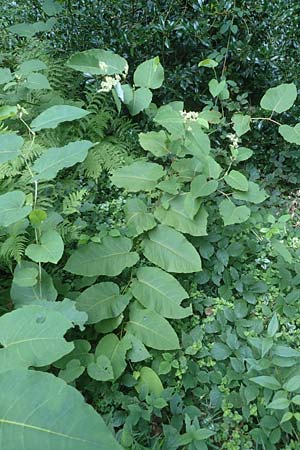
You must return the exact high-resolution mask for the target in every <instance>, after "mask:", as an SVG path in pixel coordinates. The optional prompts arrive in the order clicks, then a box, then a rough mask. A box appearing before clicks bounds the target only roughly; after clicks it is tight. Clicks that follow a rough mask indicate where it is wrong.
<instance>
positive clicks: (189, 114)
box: [180, 111, 199, 122]
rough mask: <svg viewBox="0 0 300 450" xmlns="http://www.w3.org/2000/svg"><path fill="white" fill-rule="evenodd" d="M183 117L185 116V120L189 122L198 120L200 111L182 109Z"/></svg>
mask: <svg viewBox="0 0 300 450" xmlns="http://www.w3.org/2000/svg"><path fill="white" fill-rule="evenodd" d="M180 114H181V117H183V119H184V121H185V122H187V121H188V120H191V121H192V122H196V121H197V120H198V117H199V113H197V112H196V111H180Z"/></svg>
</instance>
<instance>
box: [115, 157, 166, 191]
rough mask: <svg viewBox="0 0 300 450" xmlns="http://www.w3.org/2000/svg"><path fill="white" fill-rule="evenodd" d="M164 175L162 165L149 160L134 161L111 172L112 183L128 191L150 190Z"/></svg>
mask: <svg viewBox="0 0 300 450" xmlns="http://www.w3.org/2000/svg"><path fill="white" fill-rule="evenodd" d="M163 175H164V169H163V168H162V166H160V165H159V164H156V163H150V162H139V161H138V162H134V163H133V164H131V165H130V166H125V167H121V168H120V169H117V170H115V171H114V172H113V175H112V178H111V180H112V183H113V184H114V185H116V186H117V187H120V188H124V189H126V190H127V191H129V192H139V191H152V190H153V189H155V187H156V184H157V181H158V180H159V179H160V178H162V176H163Z"/></svg>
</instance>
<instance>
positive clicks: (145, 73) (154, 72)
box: [133, 56, 164, 89]
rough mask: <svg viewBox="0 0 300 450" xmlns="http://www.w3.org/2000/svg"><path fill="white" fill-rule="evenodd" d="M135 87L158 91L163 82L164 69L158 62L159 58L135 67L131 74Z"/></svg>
mask: <svg viewBox="0 0 300 450" xmlns="http://www.w3.org/2000/svg"><path fill="white" fill-rule="evenodd" d="M133 80H134V84H135V85H136V86H140V87H145V88H149V89H158V88H159V87H161V85H162V84H163V81H164V69H163V67H162V65H161V64H160V62H159V57H158V56H157V57H156V58H152V59H149V60H148V61H145V62H143V63H142V64H140V65H139V66H137V68H136V70H135V72H134V74H133Z"/></svg>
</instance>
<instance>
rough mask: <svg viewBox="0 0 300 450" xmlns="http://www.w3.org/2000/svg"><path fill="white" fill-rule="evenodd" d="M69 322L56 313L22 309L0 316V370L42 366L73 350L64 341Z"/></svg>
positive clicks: (30, 307)
mask: <svg viewBox="0 0 300 450" xmlns="http://www.w3.org/2000/svg"><path fill="white" fill-rule="evenodd" d="M69 328H72V323H71V322H70V321H69V320H68V319H66V318H65V317H64V316H63V315H62V314H60V313H58V312H56V311H48V310H47V309H45V308H43V307H42V306H25V307H24V308H20V309H17V310H16V311H13V312H10V313H7V314H4V315H3V316H2V317H0V342H1V344H2V345H3V347H4V348H2V349H0V362H1V364H0V371H1V372H4V371H6V370H10V369H12V368H17V367H26V368H27V367H29V366H35V367H42V366H46V365H47V364H51V363H52V362H53V361H56V360H57V359H59V358H61V357H62V356H63V355H65V354H67V353H69V352H70V351H72V350H73V348H74V345H73V344H72V343H71V342H67V341H66V340H65V339H64V337H63V336H64V334H65V333H66V332H67V330H68V329H69Z"/></svg>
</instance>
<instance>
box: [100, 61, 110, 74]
mask: <svg viewBox="0 0 300 450" xmlns="http://www.w3.org/2000/svg"><path fill="white" fill-rule="evenodd" d="M99 69H101V70H103V71H104V72H107V69H108V65H107V64H106V63H105V62H104V61H99Z"/></svg>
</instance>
